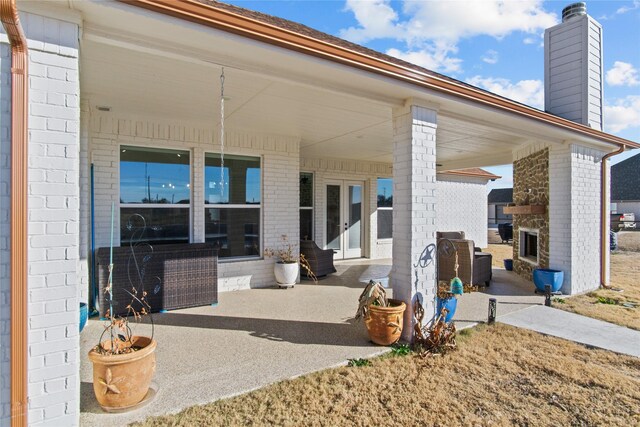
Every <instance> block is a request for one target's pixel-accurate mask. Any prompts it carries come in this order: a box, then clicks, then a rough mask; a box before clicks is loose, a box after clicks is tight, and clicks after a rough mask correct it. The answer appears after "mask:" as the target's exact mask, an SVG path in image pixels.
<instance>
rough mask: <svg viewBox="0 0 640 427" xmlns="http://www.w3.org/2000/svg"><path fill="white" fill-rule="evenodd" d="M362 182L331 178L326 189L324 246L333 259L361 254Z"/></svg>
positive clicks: (357, 256) (355, 256)
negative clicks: (330, 251)
mask: <svg viewBox="0 0 640 427" xmlns="http://www.w3.org/2000/svg"><path fill="white" fill-rule="evenodd" d="M363 189H364V186H363V183H362V182H358V181H332V182H330V183H327V191H326V233H327V234H326V236H327V240H326V241H327V245H326V248H327V249H333V250H334V252H335V255H334V258H335V259H344V258H360V257H361V256H362V236H363V232H362V219H363V204H362V201H363Z"/></svg>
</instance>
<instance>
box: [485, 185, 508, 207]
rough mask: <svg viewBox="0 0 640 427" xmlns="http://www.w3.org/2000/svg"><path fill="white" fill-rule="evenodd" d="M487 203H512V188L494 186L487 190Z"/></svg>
mask: <svg viewBox="0 0 640 427" xmlns="http://www.w3.org/2000/svg"><path fill="white" fill-rule="evenodd" d="M487 199H488V201H489V204H494V203H512V202H513V188H494V189H493V190H491V191H490V192H489V196H488V197H487Z"/></svg>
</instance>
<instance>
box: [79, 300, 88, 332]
mask: <svg viewBox="0 0 640 427" xmlns="http://www.w3.org/2000/svg"><path fill="white" fill-rule="evenodd" d="M88 317H89V307H88V306H87V303H86V302H81V303H80V332H82V329H84V325H86V324H87V318H88Z"/></svg>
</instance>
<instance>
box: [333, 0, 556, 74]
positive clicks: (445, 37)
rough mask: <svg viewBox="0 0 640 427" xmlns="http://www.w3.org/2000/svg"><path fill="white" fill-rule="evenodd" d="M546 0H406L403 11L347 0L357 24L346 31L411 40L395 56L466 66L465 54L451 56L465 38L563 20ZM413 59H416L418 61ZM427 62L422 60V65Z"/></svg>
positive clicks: (383, 0)
mask: <svg viewBox="0 0 640 427" xmlns="http://www.w3.org/2000/svg"><path fill="white" fill-rule="evenodd" d="M542 3H543V2H542V1H541V0H521V1H504V0H484V1H470V0H458V1H420V0H404V2H403V3H402V14H403V15H402V16H403V17H404V16H406V17H407V18H401V16H400V15H399V14H398V12H397V11H396V10H395V9H393V6H392V3H391V1H390V0H370V1H365V0H346V5H345V10H347V11H351V12H353V14H354V16H355V18H356V20H357V21H358V25H357V26H353V27H349V28H346V29H343V30H341V31H340V36H341V37H343V38H345V39H347V40H351V41H353V42H355V43H365V42H367V41H370V40H376V39H394V40H397V41H399V42H401V43H404V44H405V46H406V47H405V48H404V49H398V48H396V49H393V50H392V52H393V53H392V54H393V55H394V56H398V57H402V58H403V59H407V60H409V59H408V58H416V59H417V60H421V61H422V64H430V63H431V64H436V66H437V67H439V68H436V69H440V70H445V71H447V70H460V64H461V63H462V60H461V59H459V58H456V57H454V56H451V54H452V53H455V52H456V51H457V43H458V41H459V40H461V39H463V38H470V37H475V36H478V35H487V36H491V37H494V38H497V39H500V38H503V37H505V36H507V35H509V34H511V33H513V32H516V31H521V32H525V33H528V34H536V33H539V32H540V30H544V29H545V28H548V27H550V26H552V25H555V24H556V23H557V22H558V18H557V16H556V15H555V14H553V13H550V12H547V11H545V10H544V8H543V5H542ZM412 62H413V61H412ZM422 64H421V65H422Z"/></svg>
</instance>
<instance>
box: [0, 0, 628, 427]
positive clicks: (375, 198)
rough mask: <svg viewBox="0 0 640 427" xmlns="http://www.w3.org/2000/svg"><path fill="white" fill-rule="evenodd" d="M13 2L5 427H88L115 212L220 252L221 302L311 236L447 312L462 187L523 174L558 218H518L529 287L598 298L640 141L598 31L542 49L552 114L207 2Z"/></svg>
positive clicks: (167, 237)
mask: <svg viewBox="0 0 640 427" xmlns="http://www.w3.org/2000/svg"><path fill="white" fill-rule="evenodd" d="M0 3H1V5H2V7H1V8H0V13H1V14H2V23H3V27H4V31H5V32H3V33H2V34H0V48H1V50H0V70H1V73H2V79H1V82H2V83H1V85H2V86H1V88H0V89H1V91H0V97H1V99H0V101H1V102H0V106H1V108H2V114H1V117H2V119H1V122H0V125H1V128H2V129H1V133H0V137H1V138H2V140H1V146H0V147H1V153H0V159H1V162H2V164H1V168H0V171H1V172H0V173H1V175H0V184H1V185H0V188H2V195H1V196H0V197H1V199H0V200H1V205H0V217H1V218H2V226H1V228H0V234H1V236H0V237H1V239H0V255H1V256H0V263H1V265H0V295H1V298H0V317H1V319H2V322H3V327H2V329H0V346H1V347H2V354H1V357H2V359H1V361H0V374H1V376H2V389H1V390H0V392H1V397H2V400H1V407H0V409H1V423H2V424H6V423H8V420H9V417H10V414H11V411H13V416H14V419H16V420H20V421H24V420H25V417H26V416H27V413H28V417H29V424H31V425H36V424H38V423H43V424H45V423H46V424H49V425H77V424H78V413H79V390H80V384H79V380H78V378H79V376H78V369H79V365H80V358H82V357H84V356H85V355H82V354H79V337H78V332H77V331H78V310H77V307H78V304H79V302H80V301H87V299H88V297H89V285H90V277H91V265H90V264H91V261H90V260H91V248H92V247H93V246H95V247H96V248H99V247H106V246H109V244H110V241H111V221H112V218H111V208H112V206H115V210H116V214H115V221H114V222H115V227H114V228H115V233H114V236H113V241H114V245H116V246H119V245H121V244H126V243H127V242H129V241H130V240H131V239H132V238H133V236H132V231H133V230H135V226H133V225H132V226H129V224H128V219H129V218H130V217H131V215H132V214H141V215H142V216H144V217H145V220H146V222H147V225H148V226H149V228H150V229H151V231H152V232H151V231H150V232H149V234H147V235H145V237H144V239H145V240H147V241H151V242H153V243H154V244H162V243H166V242H185V243H186V242H190V243H198V242H212V243H213V244H215V245H216V246H217V247H218V248H219V249H220V262H219V268H218V274H219V288H220V290H221V291H229V290H235V289H247V288H252V287H265V286H271V285H272V284H274V276H273V263H274V260H273V259H264V258H263V257H262V256H261V255H262V251H263V249H264V248H267V247H274V246H276V245H277V244H278V243H279V241H280V238H281V236H282V235H287V236H288V237H289V239H290V240H292V241H294V242H295V241H298V239H299V238H300V237H305V236H307V237H311V238H312V239H313V240H315V241H316V242H317V244H318V245H319V246H321V247H325V248H333V249H335V250H336V257H337V258H358V257H366V258H370V259H378V258H386V257H389V256H391V257H392V259H393V261H392V263H393V266H392V273H391V284H392V286H393V292H394V297H395V298H398V299H400V300H403V301H405V302H406V303H408V304H411V303H412V301H414V300H415V299H416V298H423V299H424V302H425V309H426V312H427V313H433V312H434V310H435V309H434V307H433V300H434V295H435V289H436V277H435V274H436V272H435V263H434V262H433V259H432V258H431V254H433V247H434V245H435V243H436V242H435V234H436V231H438V230H441V231H452V230H460V229H462V230H464V231H466V232H467V233H468V235H469V236H470V237H472V238H473V239H475V240H477V242H476V244H478V245H479V246H484V243H485V241H484V240H483V239H486V233H482V232H481V229H482V228H485V227H486V223H487V221H488V219H487V216H486V212H487V208H486V206H487V199H486V182H487V181H488V180H489V179H492V178H491V177H489V176H487V175H486V174H475V175H474V174H469V173H468V172H467V173H466V174H465V173H464V172H462V173H460V172H455V171H456V170H459V169H467V168H477V167H485V166H492V165H501V164H505V163H510V162H513V163H514V202H515V203H516V204H517V205H521V206H523V208H522V209H523V212H525V211H526V210H527V209H528V207H529V206H532V205H535V206H543V207H544V213H542V214H540V213H537V214H529V213H521V214H518V215H514V219H513V220H514V221H513V222H514V245H516V246H515V248H514V270H515V271H516V273H517V274H520V275H522V276H523V277H527V278H530V276H531V270H532V269H533V268H536V267H550V268H555V269H560V270H563V271H564V273H565V274H564V277H565V281H564V286H563V288H562V290H563V292H565V293H567V294H576V293H580V292H585V291H588V290H592V289H595V288H597V287H598V285H599V284H600V282H601V280H606V279H603V277H606V274H607V268H608V267H607V266H606V264H605V266H604V268H603V269H602V270H601V269H600V261H601V251H600V238H601V233H600V231H599V230H600V227H599V225H600V222H599V221H600V218H601V212H602V208H601V201H602V200H601V194H600V192H599V191H597V190H595V189H598V188H600V186H599V183H600V180H601V171H602V170H604V172H605V173H606V170H607V167H606V162H604V161H603V158H605V156H607V155H608V154H609V153H613V152H615V151H617V150H618V149H619V148H620V147H626V148H632V147H640V144H638V143H637V142H634V141H630V140H625V139H623V138H619V137H616V136H613V135H609V134H607V133H605V132H603V131H602V127H601V119H602V118H601V114H600V113H601V107H602V105H601V100H602V99H603V97H602V96H601V93H596V94H594V93H593V90H594V89H593V88H594V87H596V88H597V87H599V86H601V84H602V82H601V80H599V79H600V76H602V67H600V68H599V69H598V67H597V66H595V67H594V66H593V64H596V65H597V64H601V59H600V58H601V56H600V51H599V47H598V46H597V43H596V44H593V43H589V45H588V47H585V46H583V45H582V44H581V43H580V42H579V41H580V40H582V38H581V37H580V35H582V34H590V35H591V38H592V39H594V40H600V39H601V37H600V26H599V24H598V23H597V22H596V21H595V20H593V19H592V18H591V17H589V16H588V15H586V14H582V13H578V14H577V15H571V14H569V15H567V16H564V17H563V18H564V19H563V23H561V24H559V25H558V26H556V27H553V28H551V29H549V30H548V31H547V32H546V33H545V45H546V54H545V63H546V69H547V74H546V85H545V88H546V95H545V99H546V100H547V101H548V105H547V106H545V111H541V110H537V109H535V108H532V107H528V106H526V105H523V104H520V103H517V102H514V101H511V100H509V99H506V98H504V97H501V96H498V95H496V94H493V93H490V92H487V91H485V90H481V89H478V88H476V87H473V86H471V85H468V84H465V83H463V82H460V81H458V80H455V79H453V78H450V77H447V76H444V75H442V74H438V73H435V72H433V71H430V70H427V69H425V68H422V67H419V66H416V65H413V64H410V63H407V62H404V61H401V60H399V59H396V58H393V57H390V56H387V55H384V54H382V53H379V52H375V51H373V50H370V49H367V48H364V47H362V46H358V45H355V44H353V43H349V42H347V41H344V40H341V39H338V38H336V37H333V36H330V35H328V34H324V33H322V32H319V31H316V30H313V29H311V28H308V27H305V26H303V25H300V24H297V23H294V22H290V21H286V20H283V19H280V18H277V17H273V16H268V15H264V14H261V13H258V12H253V11H248V10H246V9H242V8H237V7H234V6H229V5H225V4H221V3H215V2H211V1H207V0H199V1H196V0H184V1H181V2H177V1H170V0H144V1H142V0H140V1H98V0H95V1H92V0H87V1H82V2H79V1H71V2H67V1H59V2H57V1H56V2H54V1H47V2H45V1H43V2H33V1H18V3H17V8H18V9H20V14H19V19H18V15H17V12H16V9H15V1H14V0H0ZM576 40H577V41H578V42H577V43H573V42H574V41H576ZM587 57H588V58H589V61H587V60H586V59H585V58H587ZM559 64H562V67H558V65H559ZM27 65H28V66H27ZM223 67H224V73H225V74H224V76H225V80H224V84H225V91H224V95H225V99H226V101H225V102H224V104H225V106H224V111H225V120H224V123H225V130H226V132H225V138H224V141H223V142H224V144H222V141H221V137H220V135H221V125H220V121H221V114H220V110H221V103H222V102H221V99H220V92H221V87H220V83H221V78H220V77H221V73H222V68H223ZM587 67H588V68H587ZM567 76H570V78H568V79H567ZM580 76H584V78H585V79H590V80H589V81H590V84H589V85H587V84H586V82H587V80H584V81H582V82H580V81H578V83H584V84H576V79H580V78H581V77H580ZM10 81H11V82H12V84H11V85H9V82H10ZM594 82H595V83H594ZM598 82H599V83H598ZM587 88H588V92H587ZM583 89H584V91H583ZM567 97H571V99H572V103H571V104H570V105H567V104H566V103H563V100H564V99H565V98H567ZM589 99H591V100H592V101H593V100H594V99H595V100H596V101H593V102H595V105H590V106H589V107H588V108H587V106H588V104H589V102H588V100H589ZM598 100H600V101H598ZM593 102H592V104H593ZM598 102H600V104H598ZM27 148H28V157H27V156H26V154H25V153H26V151H25V150H26V149H27ZM223 163H224V167H223ZM603 165H604V168H603ZM441 171H449V172H441ZM452 171H453V172H452ZM439 172H441V173H439ZM605 179H606V176H605ZM481 193H482V194H481ZM474 195H475V196H474ZM27 201H28V205H27ZM9 220H10V222H9ZM576 224H579V225H580V226H575V225H576ZM476 228H477V229H476ZM477 233H480V234H477ZM390 239H391V240H390ZM519 242H521V243H519ZM525 242H526V244H525ZM519 245H520V246H519ZM534 249H535V250H534ZM538 249H539V250H538ZM604 254H605V252H602V256H604ZM10 266H11V267H10ZM601 275H604V276H601ZM10 306H13V307H14V311H13V312H11V311H10V309H9V307H10ZM9 313H11V315H10V314H9ZM9 322H11V329H10V330H9V329H8V327H7V326H5V325H8V324H9ZM413 322H414V319H413V317H412V310H407V311H406V317H405V325H406V326H405V328H404V333H405V338H410V334H411V331H412V329H413V328H412V325H413ZM301 327H304V326H301ZM10 338H13V341H11V340H10ZM8 349H10V350H11V352H9V351H8ZM9 378H12V379H13V380H14V382H13V383H10V381H9ZM14 383H15V384H14ZM9 384H12V385H11V389H9V388H10V386H9ZM25 384H28V392H27V390H26V385H25ZM14 387H15V390H14ZM14 391H15V393H14ZM10 392H11V393H10ZM22 393H24V395H23V394H22ZM27 394H28V400H27ZM10 396H11V397H10Z"/></svg>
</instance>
